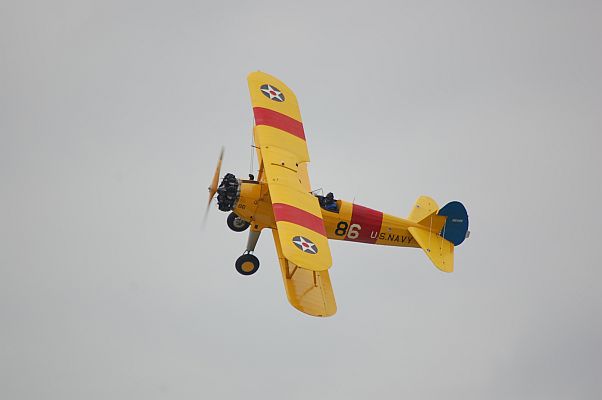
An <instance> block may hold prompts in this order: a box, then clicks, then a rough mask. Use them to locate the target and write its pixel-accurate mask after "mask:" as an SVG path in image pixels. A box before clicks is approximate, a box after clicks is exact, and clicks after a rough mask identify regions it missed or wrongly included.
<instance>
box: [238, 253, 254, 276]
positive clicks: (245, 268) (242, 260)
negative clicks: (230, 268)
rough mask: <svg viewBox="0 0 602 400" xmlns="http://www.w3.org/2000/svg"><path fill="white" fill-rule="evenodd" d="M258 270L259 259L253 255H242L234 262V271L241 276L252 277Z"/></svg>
mask: <svg viewBox="0 0 602 400" xmlns="http://www.w3.org/2000/svg"><path fill="white" fill-rule="evenodd" d="M258 269H259V259H258V258H257V257H255V256H254V255H253V254H243V255H242V256H240V257H238V260H236V270H237V271H238V273H239V274H242V275H253V274H254V273H255V272H257V270H258Z"/></svg>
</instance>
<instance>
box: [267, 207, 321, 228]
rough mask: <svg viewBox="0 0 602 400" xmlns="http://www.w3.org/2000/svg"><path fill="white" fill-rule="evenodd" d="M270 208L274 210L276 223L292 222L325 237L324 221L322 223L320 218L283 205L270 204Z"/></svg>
mask: <svg viewBox="0 0 602 400" xmlns="http://www.w3.org/2000/svg"><path fill="white" fill-rule="evenodd" d="M272 208H273V209H274V217H275V218H276V221H277V222H278V221H286V222H292V223H293V224H297V225H301V226H302V227H304V228H307V229H311V230H312V231H314V232H316V233H319V234H320V235H322V236H326V229H324V221H322V219H321V218H318V217H316V216H315V215H313V214H311V213H308V212H307V211H305V210H302V209H300V208H297V207H293V206H291V205H288V204H284V203H274V204H272Z"/></svg>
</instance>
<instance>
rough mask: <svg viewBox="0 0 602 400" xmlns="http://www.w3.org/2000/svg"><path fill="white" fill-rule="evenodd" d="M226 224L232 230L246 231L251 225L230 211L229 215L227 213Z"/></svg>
mask: <svg viewBox="0 0 602 400" xmlns="http://www.w3.org/2000/svg"><path fill="white" fill-rule="evenodd" d="M227 224H228V228H230V229H232V230H233V231H234V232H242V231H246V230H247V228H248V227H249V226H250V225H251V224H249V223H248V222H247V221H245V220H244V219H242V218H240V217H239V216H238V215H236V214H234V213H230V215H228V221H227Z"/></svg>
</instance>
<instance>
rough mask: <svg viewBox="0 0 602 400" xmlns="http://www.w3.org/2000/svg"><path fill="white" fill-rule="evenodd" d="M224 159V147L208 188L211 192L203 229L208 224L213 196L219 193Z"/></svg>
mask: <svg viewBox="0 0 602 400" xmlns="http://www.w3.org/2000/svg"><path fill="white" fill-rule="evenodd" d="M223 159H224V147H222V150H221V151H220V153H219V158H218V160H217V166H216V167H215V172H214V174H213V179H212V180H211V184H210V186H209V187H208V188H207V189H208V190H209V198H208V200H207V208H206V209H205V216H204V217H203V227H205V223H206V222H207V215H208V214H209V207H211V200H213V196H215V193H217V185H218V183H219V173H220V170H221V169H222V161H223Z"/></svg>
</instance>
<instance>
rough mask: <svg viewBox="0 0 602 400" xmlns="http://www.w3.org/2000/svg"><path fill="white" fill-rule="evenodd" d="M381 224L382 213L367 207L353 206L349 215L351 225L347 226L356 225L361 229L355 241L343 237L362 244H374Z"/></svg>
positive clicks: (346, 238)
mask: <svg viewBox="0 0 602 400" xmlns="http://www.w3.org/2000/svg"><path fill="white" fill-rule="evenodd" d="M382 223H383V213H382V212H381V211H376V210H373V209H371V208H368V207H364V206H360V205H358V204H354V205H353V211H352V214H351V224H350V225H349V226H351V225H353V224H358V225H359V226H361V229H360V231H359V236H358V237H357V238H356V239H349V238H348V237H345V240H352V241H354V242H363V243H376V240H378V234H379V233H380V229H381V226H382Z"/></svg>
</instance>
